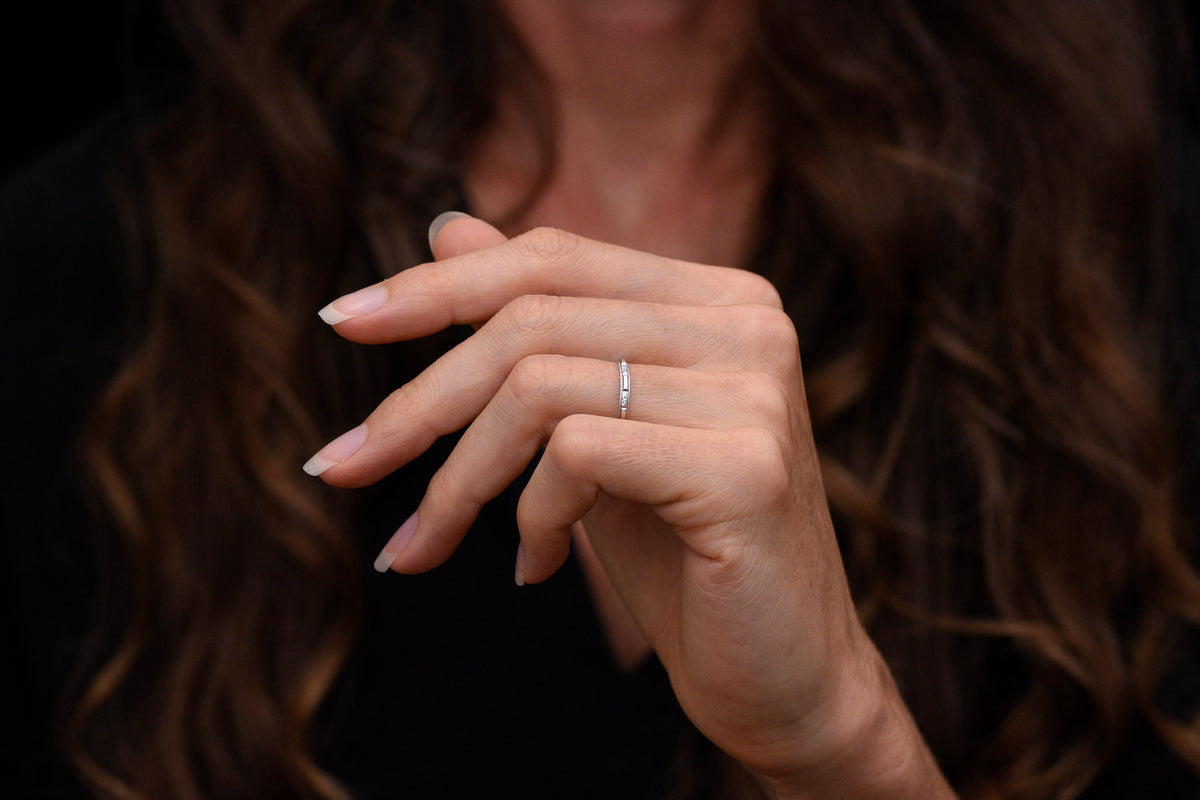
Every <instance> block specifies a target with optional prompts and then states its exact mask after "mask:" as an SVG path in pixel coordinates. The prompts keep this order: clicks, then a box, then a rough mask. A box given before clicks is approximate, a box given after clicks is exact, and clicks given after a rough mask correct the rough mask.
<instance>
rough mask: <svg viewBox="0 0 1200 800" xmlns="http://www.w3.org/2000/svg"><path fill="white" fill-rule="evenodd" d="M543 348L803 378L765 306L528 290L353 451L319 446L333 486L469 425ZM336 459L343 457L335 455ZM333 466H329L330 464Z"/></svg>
mask: <svg viewBox="0 0 1200 800" xmlns="http://www.w3.org/2000/svg"><path fill="white" fill-rule="evenodd" d="M538 353H556V354H560V355H567V356H576V357H583V358H593V359H598V360H601V361H610V362H612V361H616V360H617V359H618V358H625V359H626V360H628V361H630V362H633V363H640V364H659V365H662V366H669V367H688V368H698V369H707V370H713V371H739V370H742V369H747V368H748V369H752V370H759V371H762V372H767V373H769V374H773V375H780V376H787V377H789V380H788V381H785V382H783V385H794V386H799V379H798V377H796V376H798V373H799V350H798V347H797V345H796V338H795V330H794V328H793V327H792V325H791V321H790V319H788V318H787V316H786V315H785V314H784V313H783V312H782V311H773V310H770V309H766V308H765V307H763V306H728V307H724V308H722V309H720V311H719V313H718V312H716V311H715V310H714V309H705V308H699V307H693V306H662V305H655V304H649V303H618V302H616V301H610V300H594V299H591V298H561V297H523V298H520V299H518V300H516V301H514V302H513V303H511V304H509V306H506V307H505V309H504V311H503V312H502V313H501V314H498V315H497V316H496V317H495V318H493V319H492V320H491V321H490V322H488V323H487V324H486V325H485V326H484V327H483V328H482V329H481V330H480V331H479V332H478V333H476V334H475V335H474V336H472V337H470V338H469V339H467V340H466V341H464V342H462V343H461V344H459V345H458V346H457V347H455V348H454V349H452V350H451V351H450V352H448V353H446V354H445V355H443V356H442V357H441V358H439V359H438V360H437V361H436V362H435V363H434V364H433V365H432V366H430V367H429V368H428V369H426V370H425V371H424V372H422V373H421V374H420V375H418V376H417V377H416V378H414V379H413V380H412V381H410V382H409V383H408V384H406V385H405V386H403V387H401V388H400V389H398V390H396V391H395V392H393V393H392V394H391V395H390V396H389V397H388V398H387V399H385V400H384V401H383V402H382V403H381V404H380V405H379V407H378V408H376V410H375V411H374V412H373V413H372V414H371V415H370V416H369V417H368V418H367V421H366V431H367V434H366V435H365V437H362V438H361V439H359V440H356V443H357V445H358V447H357V450H355V451H354V452H353V453H352V454H350V455H347V454H345V453H340V452H339V453H337V455H338V456H339V457H338V458H332V457H326V455H323V454H324V451H322V453H319V454H318V458H320V459H321V460H322V464H323V466H324V469H323V470H322V471H321V472H319V473H318V474H320V475H321V477H322V478H323V479H324V480H326V481H328V482H329V483H332V484H334V485H337V486H345V487H351V486H362V485H366V484H368V483H372V482H374V481H377V480H379V479H380V478H381V477H383V476H384V475H386V474H388V473H389V472H392V471H393V470H395V469H397V468H398V467H400V466H402V465H403V464H405V463H407V462H408V461H410V460H412V459H413V458H415V457H416V456H417V455H419V454H420V453H421V452H423V451H424V450H425V449H427V448H428V447H429V446H430V445H431V444H433V442H434V441H435V440H436V439H437V438H438V437H439V436H443V435H445V434H447V433H450V432H452V431H456V430H459V429H460V428H462V427H464V426H466V425H467V424H468V423H469V422H470V421H471V420H472V419H474V418H475V416H476V415H478V414H479V412H480V411H482V410H483V408H484V406H486V405H487V403H488V402H489V401H490V399H491V398H492V397H493V396H494V395H495V394H496V392H497V391H498V390H499V388H500V386H501V384H502V383H503V382H504V380H505V378H506V377H507V376H508V374H509V372H510V371H511V370H512V368H513V367H514V366H515V365H516V364H517V362H519V361H520V360H521V359H523V358H525V357H527V356H531V355H535V354H538ZM332 462H337V463H335V464H334V463H332ZM330 464H332V465H331V466H330Z"/></svg>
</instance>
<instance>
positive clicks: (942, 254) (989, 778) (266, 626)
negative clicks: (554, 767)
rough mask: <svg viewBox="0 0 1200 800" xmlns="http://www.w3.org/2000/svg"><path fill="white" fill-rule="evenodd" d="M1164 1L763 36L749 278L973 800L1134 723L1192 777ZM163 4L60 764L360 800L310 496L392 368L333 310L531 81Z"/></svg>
mask: <svg viewBox="0 0 1200 800" xmlns="http://www.w3.org/2000/svg"><path fill="white" fill-rule="evenodd" d="M1147 7H1148V4H1142V3H1135V2H1133V1H1132V0H1103V1H1100V0H1093V1H1090V2H1082V1H1080V0H1062V1H1061V2H1057V1H1056V2H1048V3H1041V4H1034V3H1028V2H1025V1H1024V0H989V1H988V2H978V3H949V2H940V1H936V0H907V1H905V2H892V1H891V0H874V1H872V2H860V3H854V4H846V5H845V6H843V5H841V4H836V3H835V4H830V3H824V2H815V0H810V1H808V2H762V3H760V16H761V19H760V22H761V24H760V26H759V31H760V35H759V38H758V40H757V41H756V42H755V45H756V46H755V50H754V52H755V53H756V55H757V58H758V59H759V64H758V72H757V74H759V75H760V76H762V78H763V79H764V80H765V81H766V83H767V84H768V85H769V87H770V89H771V90H772V92H773V93H774V99H775V102H774V103H773V104H772V105H771V107H772V109H773V113H774V114H776V119H775V131H776V137H775V146H776V153H775V155H776V159H775V163H776V168H775V172H774V178H773V180H772V183H771V186H770V189H769V192H768V195H767V197H766V198H765V204H764V208H765V209H766V212H765V217H764V222H763V229H762V230H763V233H762V237H761V244H760V248H759V252H758V255H757V258H756V260H755V262H754V263H755V264H756V265H757V267H758V268H759V269H761V270H762V271H763V272H764V274H767V275H768V276H769V277H771V278H772V279H773V280H774V281H775V282H776V284H777V285H778V286H779V288H780V290H781V293H782V294H783V295H784V297H785V298H787V302H788V304H789V308H790V310H791V311H792V312H793V316H794V318H795V319H796V320H797V323H798V326H799V329H800V334H801V341H802V343H803V345H802V347H803V353H804V356H805V360H806V364H807V373H806V377H807V382H808V387H807V388H808V395H809V402H810V405H811V409H812V414H813V422H814V426H815V428H816V433H817V439H818V442H819V443H820V447H821V449H822V458H823V464H824V471H825V481H826V487H827V490H828V493H829V500H830V503H831V506H832V508H833V510H834V513H835V517H836V518H837V520H838V527H839V532H840V535H841V537H842V541H843V547H844V551H845V554H846V563H847V569H848V571H849V574H850V578H851V582H852V586H853V587H854V590H855V593H856V596H857V597H858V599H859V602H860V607H861V610H862V614H863V617H864V619H865V620H866V621H867V624H868V626H869V628H870V629H871V631H872V633H873V635H874V636H875V638H876V641H877V642H878V643H879V646H880V648H881V650H882V651H883V652H884V654H885V656H886V657H887V658H888V661H889V663H890V664H891V666H892V669H893V671H894V672H895V674H896V676H897V680H898V682H899V683H900V685H901V687H902V690H903V692H904V695H905V697H906V699H907V701H908V703H909V705H910V707H911V709H912V711H913V713H914V715H915V717H916V718H917V720H918V722H919V724H920V725H921V728H922V730H923V731H924V733H925V735H926V736H927V738H928V740H929V742H930V744H931V746H932V747H933V749H934V751H935V754H936V755H937V756H938V758H939V761H940V763H941V764H942V765H943V768H944V769H946V771H947V773H948V774H949V775H950V776H951V778H952V779H953V780H954V781H955V783H956V785H958V786H959V787H960V789H961V790H962V791H964V793H966V794H968V795H970V796H978V797H1000V796H1003V797H1012V798H1018V797H1019V798H1052V797H1053V798H1060V797H1074V796H1077V795H1078V794H1079V793H1080V792H1081V791H1082V790H1083V789H1084V788H1085V787H1086V786H1087V785H1088V784H1089V783H1090V782H1091V781H1092V780H1093V779H1094V778H1095V777H1096V775H1097V774H1098V772H1099V771H1100V770H1101V769H1102V767H1103V766H1104V765H1105V763H1106V762H1107V761H1108V760H1109V759H1110V758H1111V757H1112V755H1113V754H1114V753H1115V752H1116V751H1117V750H1118V748H1120V747H1121V746H1122V744H1123V743H1124V740H1125V737H1127V736H1128V735H1129V734H1130V731H1131V730H1133V728H1134V726H1135V725H1136V724H1138V721H1139V720H1143V721H1147V722H1149V723H1150V724H1151V725H1152V726H1153V728H1154V729H1155V730H1156V731H1157V733H1158V735H1160V736H1161V737H1163V739H1165V740H1166V742H1167V743H1168V744H1169V745H1170V746H1171V747H1172V748H1173V749H1174V750H1175V751H1176V752H1177V753H1178V754H1179V755H1180V756H1181V757H1183V758H1184V759H1186V760H1187V761H1189V762H1190V763H1191V764H1192V765H1193V766H1196V767H1198V768H1200V728H1198V725H1197V721H1196V720H1195V719H1194V718H1191V719H1189V718H1177V717H1171V716H1168V715H1167V714H1166V713H1164V712H1162V711H1160V710H1158V701H1159V699H1160V693H1161V691H1162V690H1163V686H1164V680H1165V679H1166V678H1167V677H1168V676H1169V669H1170V667H1171V665H1172V659H1173V658H1175V656H1176V649H1177V647H1178V645H1179V642H1180V641H1182V640H1183V639H1184V637H1185V636H1186V635H1189V633H1190V634H1194V631H1195V628H1196V625H1197V623H1200V580H1198V578H1197V573H1196V569H1195V561H1194V559H1195V556H1196V554H1195V552H1194V551H1190V550H1189V549H1188V545H1187V541H1188V540H1187V539H1186V537H1185V534H1186V532H1187V530H1188V528H1187V522H1188V521H1187V520H1184V519H1183V518H1182V517H1181V514H1180V513H1179V508H1180V505H1179V502H1178V495H1179V492H1180V487H1181V480H1182V477H1181V472H1180V469H1179V467H1178V466H1177V461H1178V454H1177V453H1176V452H1175V450H1176V436H1175V431H1176V427H1175V426H1176V425H1177V422H1178V421H1177V420H1175V419H1173V418H1172V416H1171V412H1170V405H1169V404H1168V402H1167V401H1166V399H1165V397H1164V380H1165V378H1164V372H1165V367H1164V363H1163V359H1162V349H1163V348H1162V346H1161V344H1162V335H1163V331H1162V330H1161V329H1160V325H1159V322H1160V321H1161V313H1160V310H1161V307H1162V303H1163V301H1164V298H1163V287H1164V280H1165V276H1166V268H1167V253H1166V246H1165V240H1164V219H1165V212H1164V208H1163V192H1162V188H1161V187H1162V183H1161V179H1162V165H1161V163H1160V152H1161V143H1162V130H1161V127H1160V111H1161V108H1162V105H1163V103H1162V100H1163V98H1162V95H1161V92H1160V89H1161V87H1162V85H1163V81H1162V75H1161V74H1160V70H1159V69H1158V66H1157V63H1156V60H1155V59H1154V58H1152V53H1153V52H1154V49H1153V48H1154V47H1155V46H1156V45H1157V44H1158V43H1159V42H1161V40H1162V32H1163V30H1165V29H1166V28H1167V26H1169V25H1170V24H1171V23H1178V22H1179V14H1178V11H1177V10H1176V9H1174V7H1173V6H1170V5H1169V4H1163V5H1161V6H1155V7H1154V11H1153V13H1150V12H1148V11H1147V10H1146V9H1147ZM166 8H167V17H168V19H169V22H170V26H171V29H172V30H173V31H174V33H175V35H176V37H177V39H178V41H179V43H180V45H181V46H182V50H183V51H184V52H185V53H186V55H187V60H188V63H189V68H188V71H187V74H186V76H185V80H184V82H183V83H182V84H181V85H180V86H179V87H177V88H176V90H175V91H174V93H173V98H174V99H173V101H172V102H171V103H170V104H169V107H168V108H167V109H166V110H164V111H163V112H162V113H161V114H160V115H159V116H158V119H157V120H156V122H155V124H154V125H152V126H149V127H148V130H147V132H146V134H145V136H144V137H143V138H141V139H140V140H139V145H138V147H137V148H136V150H135V152H134V159H133V164H134V167H133V168H132V169H130V170H128V171H127V172H126V174H125V181H124V184H123V186H124V189H123V192H122V195H121V196H122V203H123V208H124V209H125V216H126V222H127V239H128V241H129V242H130V244H131V254H132V256H133V259H132V260H133V263H134V266H135V269H134V273H133V274H134V280H135V285H136V286H137V293H136V294H135V296H136V297H139V298H144V303H142V304H141V306H139V307H137V308H133V309H131V317H132V318H133V320H134V323H133V325H132V327H131V331H132V336H131V343H132V346H131V354H130V356H129V358H128V360H127V362H126V363H125V366H124V367H123V369H122V370H121V371H120V372H119V374H118V375H117V376H116V377H115V378H114V379H113V381H112V383H111V384H110V386H109V387H108V388H107V390H106V392H105V393H104V395H103V397H102V398H101V399H100V400H99V402H98V404H97V407H96V410H95V413H94V414H93V416H92V419H91V422H90V424H89V427H88V429H87V432H86V437H85V441H84V453H85V455H86V458H87V465H88V469H89V473H90V475H91V476H92V477H93V479H94V483H95V489H96V495H97V496H98V497H99V498H100V499H101V500H102V506H103V509H104V512H105V515H106V517H107V519H108V520H110V522H111V525H109V526H108V527H107V528H106V530H109V531H110V535H109V536H108V537H107V538H105V539H103V540H102V541H101V552H102V553H105V554H106V555H107V562H106V563H107V568H106V570H105V574H106V575H107V576H108V582H107V584H106V585H107V592H106V596H107V597H108V598H109V599H110V600H109V602H110V607H108V608H107V613H106V615H105V616H106V619H107V620H108V621H109V625H110V627H108V628H107V629H105V630H103V631H101V632H100V634H99V636H98V638H97V641H96V642H95V643H94V646H93V648H92V649H91V650H90V651H89V653H90V656H89V659H88V660H87V661H86V664H87V665H88V666H87V669H86V670H85V673H84V674H85V676H86V677H85V680H84V681H83V685H82V688H81V690H80V691H79V692H78V693H77V695H76V696H75V697H74V698H73V700H72V703H71V715H70V725H69V727H68V742H67V746H68V747H69V750H70V752H71V754H72V757H73V760H74V762H75V763H76V764H77V766H78V767H79V768H80V769H81V771H82V773H83V775H84V776H85V778H86V779H87V780H88V781H89V783H90V785H92V786H93V787H94V789H95V790H96V791H97V792H98V793H100V794H102V795H104V796H110V797H123V798H142V797H156V798H157V797H180V798H193V797H223V798H225V797H251V796H284V795H295V796H311V797H323V798H339V797H343V796H344V791H343V790H342V789H341V788H340V787H339V786H338V785H337V783H336V782H335V781H334V780H333V779H332V778H331V777H330V776H328V775H327V774H325V773H324V772H323V771H322V770H321V768H320V767H319V765H318V764H317V763H316V761H315V759H314V757H313V755H312V753H311V747H310V743H309V734H310V729H311V728H312V726H313V724H314V716H315V715H316V713H317V712H318V710H319V708H320V706H321V703H322V700H323V699H324V698H325V696H326V695H327V693H328V691H329V689H330V686H331V685H332V682H333V681H334V679H335V677H336V675H337V674H338V671H339V669H340V667H341V666H342V664H343V662H344V660H345V658H346V657H347V654H348V652H349V649H350V647H351V646H352V642H353V636H354V631H355V626H356V624H357V620H358V617H359V614H360V603H361V600H360V596H359V595H360V592H359V586H358V584H359V575H358V570H359V568H358V566H357V565H356V562H355V558H356V556H355V553H354V548H353V546H352V544H351V542H350V540H349V536H348V533H347V531H349V530H351V523H350V519H351V514H352V509H351V508H350V507H349V505H348V501H347V500H346V498H345V497H343V496H341V495H339V494H337V493H333V492H331V491H329V490H326V489H325V488H324V487H322V486H320V485H318V484H315V483H313V482H311V481H309V480H307V479H305V478H304V476H302V475H301V473H300V471H299V470H298V468H297V465H298V464H299V463H300V462H301V461H302V460H303V459H304V458H305V457H306V456H307V455H308V454H309V453H311V452H312V451H313V450H315V449H316V448H317V447H318V446H319V445H320V444H321V443H322V440H323V438H324V436H323V434H326V433H328V432H329V431H330V430H337V429H339V428H340V427H348V426H349V425H352V424H355V423H356V422H357V421H358V419H360V418H361V416H362V415H363V414H364V413H365V412H366V410H367V409H368V407H369V405H370V403H371V399H372V398H373V397H378V396H379V391H380V390H381V387H385V386H387V384H388V382H389V380H390V381H394V380H395V379H396V374H397V371H401V372H402V371H403V370H405V369H407V368H408V367H406V366H405V365H403V364H400V365H397V364H387V363H370V362H368V361H367V360H366V356H364V355H363V354H362V353H361V352H360V350H361V348H353V347H349V346H347V345H345V344H344V343H340V342H338V341H337V340H336V337H330V336H328V334H327V332H325V331H323V330H321V326H319V325H317V324H315V323H314V322H313V321H312V320H313V310H314V309H316V308H318V307H319V306H320V305H322V304H323V303H324V302H325V301H327V300H328V299H329V298H330V297H335V296H337V295H339V294H341V293H343V292H345V291H349V290H351V289H354V288H357V287H359V286H362V285H364V284H366V283H369V282H372V281H374V280H377V279H378V278H379V277H380V276H381V275H386V274H390V273H394V272H395V271H397V270H399V269H402V268H404V267H405V266H408V265H409V264H412V263H416V262H417V261H420V260H422V259H423V258H424V257H425V251H424V244H423V232H422V231H423V228H424V226H425V225H426V224H427V223H428V220H429V219H430V218H431V217H432V216H433V215H434V214H435V213H437V212H438V211H441V210H444V209H445V208H447V207H450V206H451V205H453V204H454V203H456V202H458V201H459V198H460V197H461V190H460V188H459V187H460V185H461V180H462V174H461V166H460V165H461V164H463V163H464V162H465V161H466V158H467V156H468V155H469V153H470V151H471V147H472V143H473V142H474V141H475V140H476V139H477V137H478V136H479V134H480V132H481V131H482V130H483V129H484V128H485V126H486V125H487V124H488V121H489V120H490V118H491V114H492V98H493V97H494V94H495V90H496V87H495V86H493V84H492V80H493V76H495V75H498V74H523V73H522V71H525V72H528V70H529V65H528V64H527V63H526V62H525V61H524V60H523V59H522V57H521V54H520V51H519V48H516V47H514V45H513V42H512V41H511V37H510V36H508V35H506V34H504V33H503V32H502V31H503V26H501V25H500V24H499V23H498V20H497V19H495V18H494V15H493V13H492V11H491V10H490V8H489V7H488V6H487V5H486V4H484V3H481V2H468V1H466V0H462V1H460V2H446V3H438V4H427V3H416V2H394V1H392V0H354V2H334V1H333V0H167V3H166ZM551 111H552V110H551ZM540 122H541V124H542V128H541V129H542V130H546V129H547V127H548V126H551V125H552V122H553V120H552V115H551V118H549V119H547V118H544V117H543V118H542V119H541V120H540ZM546 141H547V142H548V141H549V139H547V140H546ZM552 163H553V153H552V152H551V151H550V150H549V149H548V150H547V152H546V164H547V165H551V164H552ZM547 168H549V166H548V167H547ZM314 375H315V376H319V379H314ZM389 376H390V377H389ZM334 387H336V391H335V390H334ZM984 675H986V680H985V679H984V678H983V677H981V676H984ZM997 675H1001V676H1008V678H1007V679H1005V680H1004V681H1003V683H1002V685H997V684H996V682H995V678H996V676H997ZM989 681H990V682H989Z"/></svg>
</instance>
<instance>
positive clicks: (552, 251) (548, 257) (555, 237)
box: [516, 227, 583, 264]
mask: <svg viewBox="0 0 1200 800" xmlns="http://www.w3.org/2000/svg"><path fill="white" fill-rule="evenodd" d="M516 241H517V242H519V243H520V245H521V247H523V248H524V249H525V250H526V251H527V252H528V253H529V255H531V256H532V257H533V258H534V259H536V260H538V261H544V262H549V263H552V264H562V263H564V262H569V261H572V260H574V259H575V257H576V256H577V255H578V253H579V251H580V249H581V248H582V246H583V237H581V236H579V235H578V234H574V233H570V232H569V231H564V230H561V229H559V228H549V227H541V228H534V229H533V230H530V231H528V232H526V233H523V234H521V235H520V236H518V237H517V239H516Z"/></svg>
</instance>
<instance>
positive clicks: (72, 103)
mask: <svg viewBox="0 0 1200 800" xmlns="http://www.w3.org/2000/svg"><path fill="white" fill-rule="evenodd" d="M968 1H969V0H968ZM1186 4H1187V7H1188V9H1189V11H1188V13H1189V14H1190V15H1191V16H1192V18H1193V19H1194V20H1197V21H1200V3H1198V2H1195V0H1187V3H1186ZM13 5H17V3H16V2H14V3H13ZM22 5H24V9H23V10H22V13H21V14H20V15H17V14H15V13H13V11H14V9H12V8H9V12H10V13H9V14H6V15H5V18H6V19H5V21H4V23H3V24H0V98H2V100H3V105H2V106H0V108H3V112H2V113H0V120H3V122H2V124H0V131H2V132H3V137H4V138H3V139H2V140H0V141H3V142H4V144H3V147H2V151H3V154H2V156H0V179H2V178H3V176H5V175H7V174H8V173H9V172H10V171H11V170H12V169H13V168H15V167H16V166H18V165H19V164H21V163H22V162H24V161H26V160H28V159H29V158H31V157H33V156H35V155H36V154H38V153H40V152H43V151H45V150H48V149H50V148H52V147H53V146H54V145H56V144H58V143H60V142H61V141H63V140H64V139H65V138H67V137H69V136H70V135H71V133H73V132H74V131H76V130H77V129H79V128H80V127H82V126H83V125H85V124H86V123H87V121H88V120H90V119H92V118H93V117H95V116H96V115H97V114H99V113H101V112H103V110H104V109H106V108H109V107H111V106H112V105H113V104H114V103H116V102H118V100H119V99H120V98H121V96H122V92H123V91H124V87H125V86H126V85H127V81H126V75H127V73H128V72H129V71H130V70H131V69H132V68H133V66H134V64H135V63H136V64H137V65H138V69H139V70H140V72H141V73H142V74H146V73H153V72H155V71H156V70H159V69H164V68H168V69H169V68H170V67H171V65H172V64H173V63H174V61H173V55H172V53H171V52H170V49H169V47H167V46H164V45H163V41H164V38H165V37H164V36H163V35H162V24H161V21H160V20H159V18H158V15H157V12H156V10H155V0H80V1H79V2H73V3H72V2H66V3H62V2H60V3H53V2H38V3H23V4H22ZM1192 27H1193V37H1192V38H1193V41H1195V42H1197V47H1196V48H1195V51H1196V52H1197V53H1200V26H1197V25H1196V24H1193V26H1192ZM148 77H150V78H152V77H153V75H150V76H148ZM1189 114H1190V117H1191V119H1192V121H1193V123H1200V103H1197V102H1196V101H1195V100H1193V102H1192V103H1191V106H1190V109H1189Z"/></svg>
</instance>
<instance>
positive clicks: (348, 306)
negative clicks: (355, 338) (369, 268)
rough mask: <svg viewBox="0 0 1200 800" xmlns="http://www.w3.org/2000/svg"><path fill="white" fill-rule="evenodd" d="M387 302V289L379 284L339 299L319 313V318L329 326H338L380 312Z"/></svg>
mask: <svg viewBox="0 0 1200 800" xmlns="http://www.w3.org/2000/svg"><path fill="white" fill-rule="evenodd" d="M385 300H387V288H386V287H384V286H383V285H382V284H378V283H377V284H375V285H374V286H368V287H367V288H365V289H359V290H358V291H357V292H351V293H350V294H348V295H345V296H343V297H339V298H338V299H337V300H334V301H333V302H332V303H330V304H329V305H327V306H325V307H324V308H322V309H321V310H320V311H318V312H317V316H319V317H320V318H321V319H322V320H323V321H325V322H326V323H327V324H329V325H337V324H338V323H339V322H345V321H346V320H348V319H354V318H355V317H361V316H365V315H367V314H370V313H371V312H372V311H378V310H379V309H380V307H382V306H383V301H385Z"/></svg>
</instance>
